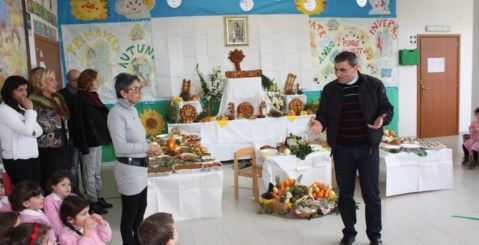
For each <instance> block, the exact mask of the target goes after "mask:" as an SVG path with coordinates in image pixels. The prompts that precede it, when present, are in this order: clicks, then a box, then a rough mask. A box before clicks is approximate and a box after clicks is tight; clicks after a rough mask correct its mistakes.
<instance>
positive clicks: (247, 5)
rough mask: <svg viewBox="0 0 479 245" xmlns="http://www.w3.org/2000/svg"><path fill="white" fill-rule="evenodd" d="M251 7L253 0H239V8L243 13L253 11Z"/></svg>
mask: <svg viewBox="0 0 479 245" xmlns="http://www.w3.org/2000/svg"><path fill="white" fill-rule="evenodd" d="M253 6H254V2H253V0H240V7H241V9H242V10H243V11H246V12H248V11H250V10H252V9H253Z"/></svg>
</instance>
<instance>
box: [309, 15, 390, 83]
mask: <svg viewBox="0 0 479 245" xmlns="http://www.w3.org/2000/svg"><path fill="white" fill-rule="evenodd" d="M309 29H310V41H311V55H312V62H313V64H312V67H313V80H314V81H315V83H317V84H319V86H320V87H321V88H322V87H323V86H324V85H325V84H326V83H328V82H330V81H333V80H334V79H336V76H335V72H334V58H335V57H336V55H337V54H339V53H340V52H341V51H350V52H353V53H355V54H356V55H357V56H358V57H359V60H360V71H361V72H362V73H365V74H370V75H372V76H375V77H378V78H380V79H381V80H382V81H383V82H384V83H385V85H386V86H397V73H396V67H397V56H395V53H397V41H396V40H397V27H396V22H395V20H394V19H369V18H366V19H329V18H310V20H309Z"/></svg>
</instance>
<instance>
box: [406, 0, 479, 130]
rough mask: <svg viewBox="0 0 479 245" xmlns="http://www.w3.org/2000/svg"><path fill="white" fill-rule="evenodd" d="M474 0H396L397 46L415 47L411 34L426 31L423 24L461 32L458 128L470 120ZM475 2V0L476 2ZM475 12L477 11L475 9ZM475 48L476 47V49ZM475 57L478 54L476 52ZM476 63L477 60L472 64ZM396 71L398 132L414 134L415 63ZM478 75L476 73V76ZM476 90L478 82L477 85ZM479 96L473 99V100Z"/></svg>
mask: <svg viewBox="0 0 479 245" xmlns="http://www.w3.org/2000/svg"><path fill="white" fill-rule="evenodd" d="M473 5H474V3H473V0H461V1H456V2H454V3H453V2H451V1H449V0H435V1H431V0H399V1H397V21H398V23H399V36H398V46H399V49H412V48H416V47H417V46H416V44H410V43H409V37H410V36H416V35H417V34H444V33H426V32H425V26H426V25H450V26H452V30H451V32H449V33H447V34H460V35H461V53H460V66H461V68H460V81H459V84H460V90H459V96H460V97H459V132H464V131H467V130H468V126H469V124H470V122H471V110H473V109H471V94H472V93H471V90H472V74H473V73H472V67H473V66H472V62H473V60H472V57H473V56H472V54H473V19H475V20H476V22H477V18H473ZM476 5H477V4H476ZM476 16H477V13H476ZM476 52H477V51H476ZM475 57H477V55H476V56H475ZM476 66H477V63H476V65H475V66H474V67H476ZM398 71H399V72H398V73H399V74H398V76H399V132H400V134H401V135H403V136H416V135H417V125H416V122H417V87H416V86H417V67H416V66H400V67H399V70H398ZM475 77H477V75H476V76H475ZM476 91H477V85H476ZM477 102H478V100H477V99H476V102H475V104H476V105H478V104H479V103H477Z"/></svg>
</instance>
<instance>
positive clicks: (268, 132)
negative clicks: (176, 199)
mask: <svg viewBox="0 0 479 245" xmlns="http://www.w3.org/2000/svg"><path fill="white" fill-rule="evenodd" d="M311 117H313V115H308V116H294V117H279V118H273V117H267V118H258V119H255V120H249V119H236V120H231V121H228V122H227V124H226V125H225V126H224V127H221V126H220V125H219V124H218V123H217V122H204V123H189V124H184V123H178V124H168V131H171V129H172V128H173V127H178V128H180V129H181V131H182V132H184V133H186V134H196V135H200V136H201V144H202V145H204V146H205V147H207V148H208V150H209V151H210V153H211V154H212V155H214V156H215V157H216V160H219V161H224V160H232V159H233V153H234V152H235V151H236V150H238V149H241V148H244V147H255V148H257V149H258V148H259V147H261V146H263V145H271V146H274V147H275V146H276V144H277V143H279V142H284V140H285V138H286V134H287V133H293V134H295V135H299V136H303V135H307V136H308V138H309V139H313V138H315V137H317V136H314V135H311V134H309V120H310V118H311Z"/></svg>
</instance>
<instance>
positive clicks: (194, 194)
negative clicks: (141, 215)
mask: <svg viewBox="0 0 479 245" xmlns="http://www.w3.org/2000/svg"><path fill="white" fill-rule="evenodd" d="M222 193H223V171H216V172H204V173H193V174H172V175H171V176H164V177H149V178H148V206H147V207H146V212H145V218H146V217H148V216H150V215H152V214H154V213H156V212H168V213H171V214H173V218H174V220H175V221H181V220H187V219H195V218H205V217H222V215H223V214H222V206H221V202H222Z"/></svg>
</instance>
